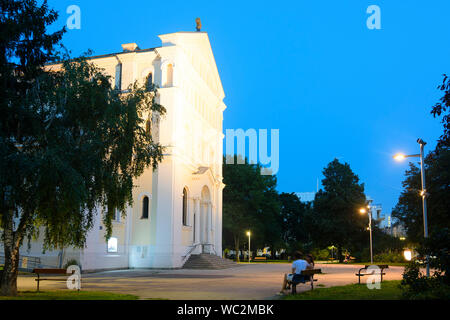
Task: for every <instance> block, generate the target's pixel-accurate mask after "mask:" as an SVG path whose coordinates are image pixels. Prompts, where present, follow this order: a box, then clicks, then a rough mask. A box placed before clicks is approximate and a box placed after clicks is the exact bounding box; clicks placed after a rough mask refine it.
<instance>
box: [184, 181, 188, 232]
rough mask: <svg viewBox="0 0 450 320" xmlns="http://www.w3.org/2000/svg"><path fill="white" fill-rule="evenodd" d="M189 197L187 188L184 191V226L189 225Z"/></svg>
mask: <svg viewBox="0 0 450 320" xmlns="http://www.w3.org/2000/svg"><path fill="white" fill-rule="evenodd" d="M187 206H188V195H187V190H186V188H184V189H183V226H187V225H188V219H187V211H188V208H187Z"/></svg>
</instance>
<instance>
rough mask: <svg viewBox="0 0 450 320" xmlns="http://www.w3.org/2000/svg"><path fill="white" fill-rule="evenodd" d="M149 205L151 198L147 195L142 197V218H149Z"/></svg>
mask: <svg viewBox="0 0 450 320" xmlns="http://www.w3.org/2000/svg"><path fill="white" fill-rule="evenodd" d="M148 205H149V199H148V197H147V196H145V197H144V199H142V217H141V219H148Z"/></svg>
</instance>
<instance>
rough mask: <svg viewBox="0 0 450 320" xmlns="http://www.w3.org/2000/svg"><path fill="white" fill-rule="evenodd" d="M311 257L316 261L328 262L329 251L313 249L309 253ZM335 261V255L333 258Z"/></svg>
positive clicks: (329, 257)
mask: <svg viewBox="0 0 450 320" xmlns="http://www.w3.org/2000/svg"><path fill="white" fill-rule="evenodd" d="M311 254H312V256H313V257H314V259H316V260H328V259H331V251H330V250H328V249H313V250H312V251H311ZM334 258H335V259H336V255H335V256H334Z"/></svg>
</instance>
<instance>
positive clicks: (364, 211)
mask: <svg viewBox="0 0 450 320" xmlns="http://www.w3.org/2000/svg"><path fill="white" fill-rule="evenodd" d="M366 212H367V210H366V208H361V209H359V213H361V214H364V213H366Z"/></svg>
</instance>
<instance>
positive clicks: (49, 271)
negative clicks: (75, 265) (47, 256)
mask: <svg viewBox="0 0 450 320" xmlns="http://www.w3.org/2000/svg"><path fill="white" fill-rule="evenodd" d="M33 273H35V274H36V275H37V279H35V281H36V282H37V292H39V282H41V281H46V280H51V281H67V277H66V276H70V274H67V270H66V269H33ZM74 273H75V271H73V272H72V274H74ZM41 275H59V276H61V275H64V276H65V277H64V278H61V277H59V278H56V277H50V278H41Z"/></svg>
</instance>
